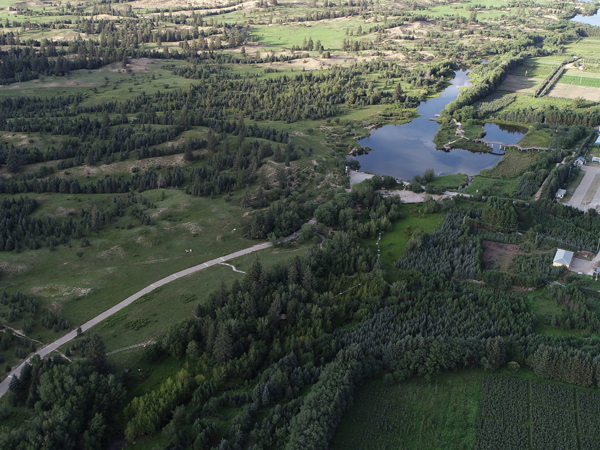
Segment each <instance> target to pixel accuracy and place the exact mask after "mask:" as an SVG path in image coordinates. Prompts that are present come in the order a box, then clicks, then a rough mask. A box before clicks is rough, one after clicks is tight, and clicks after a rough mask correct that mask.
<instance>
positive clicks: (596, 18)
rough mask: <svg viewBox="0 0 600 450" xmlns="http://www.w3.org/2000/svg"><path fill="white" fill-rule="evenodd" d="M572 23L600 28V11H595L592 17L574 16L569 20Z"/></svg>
mask: <svg viewBox="0 0 600 450" xmlns="http://www.w3.org/2000/svg"><path fill="white" fill-rule="evenodd" d="M571 20H572V21H573V22H579V23H585V24H587V25H596V26H597V27H598V26H600V10H597V11H596V14H594V15H593V16H584V15H581V14H578V15H576V16H575V17H573V18H572V19H571Z"/></svg>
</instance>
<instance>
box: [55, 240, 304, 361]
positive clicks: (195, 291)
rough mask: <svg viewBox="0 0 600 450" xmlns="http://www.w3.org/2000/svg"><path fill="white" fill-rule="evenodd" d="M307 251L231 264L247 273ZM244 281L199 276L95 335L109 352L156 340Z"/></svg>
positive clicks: (137, 305) (224, 275)
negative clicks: (218, 293)
mask: <svg viewBox="0 0 600 450" xmlns="http://www.w3.org/2000/svg"><path fill="white" fill-rule="evenodd" d="M307 250H308V246H298V245H294V246H291V247H289V248H276V249H267V250H265V251H262V252H259V253H257V254H251V255H245V256H242V257H240V258H236V259H234V260H230V261H228V264H232V265H234V266H235V268H236V269H238V270H242V271H247V270H248V268H249V267H250V266H251V264H252V262H253V261H254V259H255V258H256V257H257V255H258V257H259V258H260V261H261V263H262V264H263V266H264V267H266V268H269V267H271V266H272V265H273V264H277V263H280V262H284V261H287V260H288V259H290V258H292V257H294V256H295V255H302V254H304V253H305V252H306V251H307ZM243 278H244V274H241V273H238V272H234V271H233V270H232V269H231V268H230V267H228V266H221V265H217V266H213V267H210V268H208V269H205V270H202V271H200V272H196V273H195V274H192V275H189V276H187V277H185V278H182V279H180V280H177V281H174V282H172V283H169V284H168V285H166V286H163V287H161V288H159V289H157V290H155V291H153V292H152V293H150V294H148V295H147V296H144V298H143V301H141V300H142V299H140V300H137V301H136V302H134V303H133V304H132V305H130V306H128V307H127V308H125V309H123V310H121V311H120V312H118V313H117V314H115V315H113V316H111V317H110V318H108V319H107V320H105V321H104V322H102V323H100V324H98V325H96V326H95V327H93V328H92V332H98V333H99V334H100V335H101V336H102V337H103V338H104V342H105V344H106V349H107V351H109V352H111V351H113V350H116V349H120V348H124V347H128V346H130V345H135V344H139V343H143V342H146V341H148V340H152V339H154V338H156V337H157V336H159V335H160V334H162V333H164V332H165V331H166V330H167V328H168V327H169V326H170V325H172V324H174V323H177V322H179V321H180V320H181V319H183V318H186V317H193V316H194V311H195V308H196V305H197V304H198V303H202V302H204V301H205V300H206V298H207V295H208V294H209V293H210V292H212V291H214V290H216V289H218V288H219V285H220V284H221V283H225V284H227V285H229V284H230V283H231V282H233V280H234V279H237V280H239V281H240V282H241V281H242V280H243ZM136 325H137V326H136ZM138 327H139V328H138ZM63 350H64V349H63Z"/></svg>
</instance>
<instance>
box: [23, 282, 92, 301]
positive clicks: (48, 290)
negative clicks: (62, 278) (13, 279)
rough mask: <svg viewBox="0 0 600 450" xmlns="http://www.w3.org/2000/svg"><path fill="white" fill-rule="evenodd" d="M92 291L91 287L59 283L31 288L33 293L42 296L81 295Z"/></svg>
mask: <svg viewBox="0 0 600 450" xmlns="http://www.w3.org/2000/svg"><path fill="white" fill-rule="evenodd" d="M91 291H92V288H82V287H71V286H65V285H61V284H47V285H45V286H38V287H34V288H32V289H31V292H32V293H33V294H34V295H41V296H43V297H50V298H55V297H73V296H74V297H83V296H85V295H88V294H89V293H90V292H91Z"/></svg>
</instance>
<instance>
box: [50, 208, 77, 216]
mask: <svg viewBox="0 0 600 450" xmlns="http://www.w3.org/2000/svg"><path fill="white" fill-rule="evenodd" d="M75 212H76V210H75V208H65V207H64V206H59V207H58V208H56V209H55V210H54V214H53V217H67V216H68V215H69V214H70V213H72V214H74V213H75Z"/></svg>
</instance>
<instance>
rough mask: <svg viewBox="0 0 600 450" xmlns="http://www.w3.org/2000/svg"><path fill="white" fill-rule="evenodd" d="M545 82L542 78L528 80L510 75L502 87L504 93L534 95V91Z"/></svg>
mask: <svg viewBox="0 0 600 450" xmlns="http://www.w3.org/2000/svg"><path fill="white" fill-rule="evenodd" d="M542 81H543V80H542V79H540V78H527V77H520V76H518V75H508V76H507V77H506V79H505V80H504V81H503V82H502V84H501V85H500V90H502V91H512V92H515V93H517V94H533V90H534V88H535V86H537V85H538V83H541V82H542Z"/></svg>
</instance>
